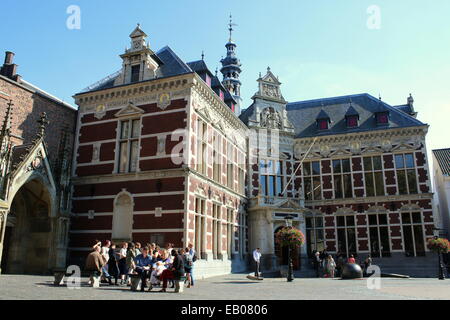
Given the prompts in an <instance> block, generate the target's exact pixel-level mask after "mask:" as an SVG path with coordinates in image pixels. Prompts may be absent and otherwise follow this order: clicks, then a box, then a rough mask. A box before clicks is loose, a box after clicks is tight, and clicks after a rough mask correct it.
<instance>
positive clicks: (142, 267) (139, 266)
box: [135, 247, 153, 291]
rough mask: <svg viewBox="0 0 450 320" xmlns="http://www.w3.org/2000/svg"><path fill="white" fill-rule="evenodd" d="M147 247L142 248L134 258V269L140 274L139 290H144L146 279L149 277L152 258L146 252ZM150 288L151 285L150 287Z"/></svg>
mask: <svg viewBox="0 0 450 320" xmlns="http://www.w3.org/2000/svg"><path fill="white" fill-rule="evenodd" d="M148 250H149V249H148V247H144V248H143V249H142V253H141V254H140V255H138V256H137V257H136V258H135V263H136V269H135V271H136V272H137V273H138V274H139V275H140V276H141V281H142V283H141V291H144V289H145V287H146V283H147V279H148V278H149V277H150V272H151V270H152V265H153V259H152V257H151V256H150V255H149V254H148ZM150 289H151V287H150Z"/></svg>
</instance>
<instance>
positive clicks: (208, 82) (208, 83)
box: [205, 74, 211, 87]
mask: <svg viewBox="0 0 450 320" xmlns="http://www.w3.org/2000/svg"><path fill="white" fill-rule="evenodd" d="M205 82H206V84H207V85H208V86H209V87H211V77H210V76H208V75H207V74H205Z"/></svg>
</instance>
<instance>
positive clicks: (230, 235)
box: [227, 208, 234, 259]
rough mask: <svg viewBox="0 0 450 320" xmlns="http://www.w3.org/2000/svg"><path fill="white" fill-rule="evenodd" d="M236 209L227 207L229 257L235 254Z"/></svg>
mask: <svg viewBox="0 0 450 320" xmlns="http://www.w3.org/2000/svg"><path fill="white" fill-rule="evenodd" d="M233 229H234V210H233V209H230V208H227V254H228V259H231V256H232V254H233V242H234V232H233Z"/></svg>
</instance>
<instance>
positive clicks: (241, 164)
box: [237, 152, 245, 194]
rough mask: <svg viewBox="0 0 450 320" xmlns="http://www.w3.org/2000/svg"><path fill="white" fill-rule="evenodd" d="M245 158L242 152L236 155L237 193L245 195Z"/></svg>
mask: <svg viewBox="0 0 450 320" xmlns="http://www.w3.org/2000/svg"><path fill="white" fill-rule="evenodd" d="M244 160H245V157H244V154H243V153H242V152H239V153H238V163H237V165H238V192H239V193H240V194H245V170H244V168H245V161H244Z"/></svg>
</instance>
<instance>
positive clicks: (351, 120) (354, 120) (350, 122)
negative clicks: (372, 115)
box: [346, 116, 358, 128]
mask: <svg viewBox="0 0 450 320" xmlns="http://www.w3.org/2000/svg"><path fill="white" fill-rule="evenodd" d="M346 121H347V128H356V127H357V126H358V116H347V117H346Z"/></svg>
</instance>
